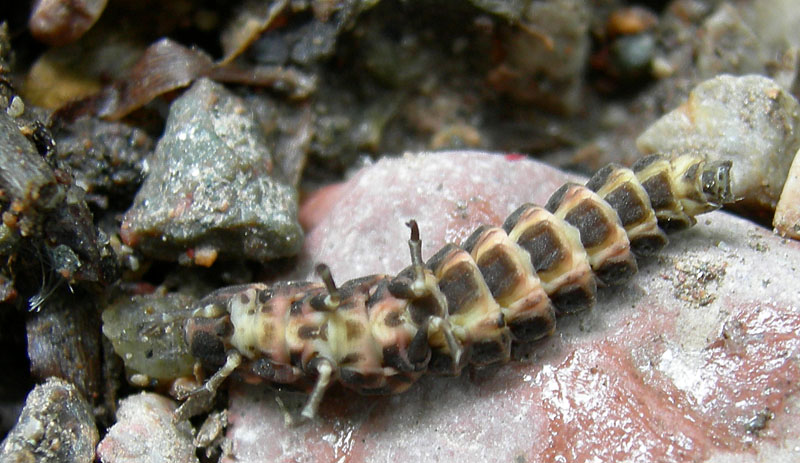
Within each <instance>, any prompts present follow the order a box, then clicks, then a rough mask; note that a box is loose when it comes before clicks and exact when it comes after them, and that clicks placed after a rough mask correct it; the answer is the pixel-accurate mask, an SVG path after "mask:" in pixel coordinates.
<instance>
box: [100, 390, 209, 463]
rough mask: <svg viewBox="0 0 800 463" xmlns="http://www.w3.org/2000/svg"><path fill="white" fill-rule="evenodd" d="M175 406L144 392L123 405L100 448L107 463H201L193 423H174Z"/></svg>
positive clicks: (163, 398)
mask: <svg viewBox="0 0 800 463" xmlns="http://www.w3.org/2000/svg"><path fill="white" fill-rule="evenodd" d="M174 411H175V403H174V402H173V401H171V400H170V399H168V398H166V397H163V396H160V395H158V394H153V393H148V392H143V393H141V394H137V395H133V396H130V397H128V398H126V399H124V400H122V401H121V402H120V405H119V410H117V423H116V424H115V425H114V426H112V427H111V429H109V430H108V434H106V436H105V437H104V438H103V440H102V441H101V442H100V444H99V445H98V446H97V456H98V457H99V458H100V461H101V462H103V463H157V462H164V461H169V462H174V463H184V462H197V461H198V460H197V456H195V453H194V445H193V444H192V428H191V426H190V425H189V422H187V421H183V422H180V423H174V422H173V412H174Z"/></svg>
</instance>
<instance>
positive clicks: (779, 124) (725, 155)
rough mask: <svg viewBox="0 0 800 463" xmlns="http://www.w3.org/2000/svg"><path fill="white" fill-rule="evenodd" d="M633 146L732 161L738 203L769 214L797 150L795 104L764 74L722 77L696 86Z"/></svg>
mask: <svg viewBox="0 0 800 463" xmlns="http://www.w3.org/2000/svg"><path fill="white" fill-rule="evenodd" d="M636 144H637V146H638V148H639V150H641V151H642V152H644V153H655V152H662V153H683V152H699V153H702V154H704V155H706V156H707V157H708V158H709V159H731V160H732V161H733V171H732V172H733V177H734V179H735V183H734V189H733V194H734V196H736V197H737V198H741V201H740V202H739V203H737V206H740V207H743V208H747V209H750V210H753V211H756V213H757V214H760V215H769V214H770V213H771V211H772V210H774V208H775V205H776V204H777V202H778V198H779V197H780V194H781V190H782V189H783V184H784V182H785V180H786V176H787V174H788V172H789V166H790V165H791V163H792V159H793V158H794V154H795V153H796V152H797V149H798V148H800V105H798V103H797V100H795V98H794V97H793V96H792V95H791V94H789V93H788V92H786V91H785V90H783V89H782V88H781V87H780V86H779V85H778V84H776V83H775V82H774V81H772V80H771V79H769V78H766V77H762V76H755V75H751V76H743V77H733V76H728V75H723V76H719V77H715V78H713V79H710V80H707V81H705V82H703V83H701V84H700V85H698V86H697V87H695V88H694V89H693V90H692V92H691V93H690V95H689V99H688V101H686V103H684V104H683V105H681V106H680V107H678V108H676V109H675V110H673V111H671V112H670V113H668V114H666V115H664V116H663V117H662V118H661V119H659V120H658V121H656V122H655V123H654V124H653V125H651V126H650V128H648V129H647V130H646V131H645V132H644V133H643V134H642V135H641V136H639V138H638V139H637V140H636Z"/></svg>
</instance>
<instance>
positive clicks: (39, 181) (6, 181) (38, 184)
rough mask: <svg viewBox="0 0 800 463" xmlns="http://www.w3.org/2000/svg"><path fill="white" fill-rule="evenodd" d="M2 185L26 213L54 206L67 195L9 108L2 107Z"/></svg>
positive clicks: (9, 198)
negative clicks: (8, 111) (29, 210)
mask: <svg viewBox="0 0 800 463" xmlns="http://www.w3.org/2000/svg"><path fill="white" fill-rule="evenodd" d="M0 188H2V189H3V190H4V191H5V195H6V197H7V200H9V201H16V202H18V204H19V206H18V208H20V209H21V211H20V212H22V213H25V212H26V210H27V209H28V208H37V209H40V210H49V209H52V208H53V207H54V206H55V205H56V204H58V202H59V201H61V199H62V198H63V195H64V193H63V191H62V190H61V189H60V188H58V185H57V184H56V179H55V176H53V171H52V170H51V169H50V167H49V166H48V165H47V163H45V161H44V159H43V158H42V156H40V155H39V153H38V152H37V151H36V147H35V146H34V145H33V143H31V142H30V141H29V140H28V139H27V138H25V136H24V135H22V133H21V132H20V130H19V127H18V126H17V124H16V123H15V122H14V119H12V118H11V116H9V115H8V114H6V112H5V111H0Z"/></svg>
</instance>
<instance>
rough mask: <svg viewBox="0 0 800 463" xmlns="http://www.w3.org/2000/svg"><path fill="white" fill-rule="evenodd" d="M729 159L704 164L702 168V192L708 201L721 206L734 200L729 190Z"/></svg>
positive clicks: (730, 164)
mask: <svg viewBox="0 0 800 463" xmlns="http://www.w3.org/2000/svg"><path fill="white" fill-rule="evenodd" d="M731 166H732V163H731V161H716V162H710V163H708V164H706V166H705V168H704V169H703V176H702V182H703V193H705V194H706V197H707V198H708V202H709V203H712V204H716V205H718V206H722V205H723V204H729V203H732V202H733V201H734V197H733V193H732V192H731Z"/></svg>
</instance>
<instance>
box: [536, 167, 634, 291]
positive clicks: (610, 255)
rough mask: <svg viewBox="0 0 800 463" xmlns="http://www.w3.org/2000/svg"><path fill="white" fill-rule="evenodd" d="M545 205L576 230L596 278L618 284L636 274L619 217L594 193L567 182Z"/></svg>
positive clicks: (626, 237) (608, 283) (631, 254)
mask: <svg viewBox="0 0 800 463" xmlns="http://www.w3.org/2000/svg"><path fill="white" fill-rule="evenodd" d="M545 207H546V208H547V210H549V211H550V212H552V213H553V214H554V215H555V216H556V217H559V218H562V219H564V220H565V221H566V222H568V223H569V224H571V225H572V226H574V227H575V228H577V229H578V231H579V232H580V236H581V244H582V245H583V247H584V249H586V253H587V254H588V255H589V263H590V265H591V266H592V271H593V272H594V274H595V276H597V278H598V279H599V280H600V281H602V282H603V283H605V284H607V285H620V284H623V283H625V282H626V281H628V280H629V279H631V277H633V275H635V274H636V272H637V271H638V267H637V266H636V258H635V257H634V256H633V253H631V249H630V242H629V241H628V235H627V234H626V233H625V229H624V228H622V224H621V223H620V219H619V216H618V215H617V213H616V211H614V209H613V208H612V207H611V206H609V205H608V203H606V202H605V201H604V200H603V198H601V197H600V196H599V195H598V194H597V193H595V192H593V191H592V190H590V189H588V188H586V187H585V186H581V185H576V184H569V183H568V184H566V185H564V186H563V187H561V188H560V189H559V190H558V191H556V192H555V193H554V194H553V196H552V197H551V198H550V200H549V201H548V202H547V206H545Z"/></svg>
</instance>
